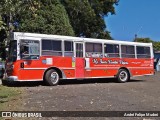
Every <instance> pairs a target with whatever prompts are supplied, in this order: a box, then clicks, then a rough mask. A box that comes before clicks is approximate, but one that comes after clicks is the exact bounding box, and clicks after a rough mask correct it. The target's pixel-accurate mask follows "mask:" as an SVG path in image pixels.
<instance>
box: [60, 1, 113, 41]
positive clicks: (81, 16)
mask: <svg viewBox="0 0 160 120" xmlns="http://www.w3.org/2000/svg"><path fill="white" fill-rule="evenodd" d="M61 2H62V3H63V5H64V6H65V8H66V10H67V13H68V15H69V18H70V21H71V24H72V27H73V29H74V31H75V34H76V36H84V37H93V38H108V39H111V36H110V34H109V32H108V31H107V30H106V25H105V23H104V19H103V17H104V15H107V14H108V13H109V12H111V13H113V14H114V9H113V8H114V7H113V5H114V4H115V3H116V2H111V1H108V0H103V1H102V0H101V1H99V0H79V1H78V0H77V1H75V0H71V1H69V0H61ZM106 6H107V7H108V8H107V7H106ZM111 8H112V9H111Z"/></svg>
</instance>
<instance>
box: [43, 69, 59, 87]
mask: <svg viewBox="0 0 160 120" xmlns="http://www.w3.org/2000/svg"><path fill="white" fill-rule="evenodd" d="M45 82H46V83H47V85H50V86H55V85H57V84H58V83H59V74H58V72H57V71H56V70H54V69H50V70H48V71H47V73H46V74H45Z"/></svg>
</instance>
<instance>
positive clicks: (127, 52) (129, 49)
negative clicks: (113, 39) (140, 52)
mask: <svg viewBox="0 0 160 120" xmlns="http://www.w3.org/2000/svg"><path fill="white" fill-rule="evenodd" d="M121 55H122V58H135V50H134V46H131V45H122V46H121Z"/></svg>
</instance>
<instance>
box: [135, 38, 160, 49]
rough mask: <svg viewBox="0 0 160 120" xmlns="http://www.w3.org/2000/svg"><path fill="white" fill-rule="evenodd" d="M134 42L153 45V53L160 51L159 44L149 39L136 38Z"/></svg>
mask: <svg viewBox="0 0 160 120" xmlns="http://www.w3.org/2000/svg"><path fill="white" fill-rule="evenodd" d="M134 41H135V42H142V43H153V48H154V50H155V51H160V42H157V41H153V40H151V39H150V38H136V39H135V40H134Z"/></svg>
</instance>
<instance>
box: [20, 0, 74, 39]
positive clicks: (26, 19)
mask: <svg viewBox="0 0 160 120" xmlns="http://www.w3.org/2000/svg"><path fill="white" fill-rule="evenodd" d="M24 7H25V11H23V12H22V15H21V16H20V21H19V24H20V26H19V31H24V32H36V33H46V34H58V35H71V36H74V31H73V29H72V26H71V25H70V21H69V18H68V15H67V13H66V11H65V8H64V6H63V5H62V4H61V3H60V2H59V0H47V1H46V0H37V1H33V2H32V4H24Z"/></svg>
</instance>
